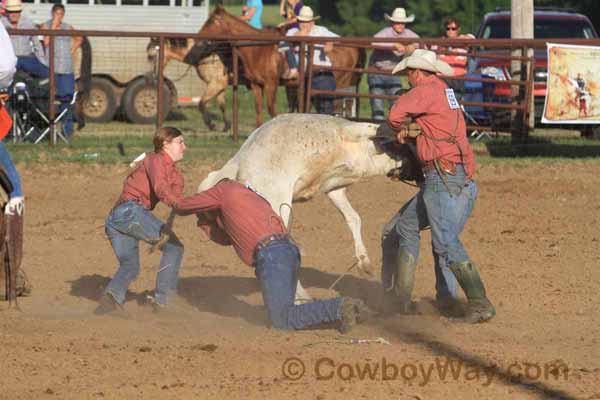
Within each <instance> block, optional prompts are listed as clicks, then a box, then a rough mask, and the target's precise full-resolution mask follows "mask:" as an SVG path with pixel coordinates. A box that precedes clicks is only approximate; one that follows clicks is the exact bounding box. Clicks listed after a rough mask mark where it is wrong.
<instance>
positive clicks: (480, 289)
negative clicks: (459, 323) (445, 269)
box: [449, 261, 496, 324]
mask: <svg viewBox="0 0 600 400" xmlns="http://www.w3.org/2000/svg"><path fill="white" fill-rule="evenodd" d="M449 268H450V270H451V271H452V273H453V274H454V276H456V280H457V281H458V284H459V285H460V287H461V288H462V289H463V291H464V292H465V295H466V296H467V301H468V303H467V311H466V315H465V317H464V322H467V323H470V324H476V323H479V322H485V321H488V320H490V319H492V318H493V317H494V316H495V315H496V310H495V309H494V306H493V305H492V303H491V302H490V300H489V299H488V298H487V296H486V294H485V287H484V286H483V282H482V281H481V278H480V276H479V272H477V268H475V265H473V264H472V263H470V262H468V261H464V262H455V263H452V264H450V267H449Z"/></svg>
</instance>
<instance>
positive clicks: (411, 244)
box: [381, 164, 477, 302]
mask: <svg viewBox="0 0 600 400" xmlns="http://www.w3.org/2000/svg"><path fill="white" fill-rule="evenodd" d="M444 180H445V182H444ZM444 180H443V179H442V177H441V176H440V174H439V173H438V172H436V171H433V172H430V173H427V175H426V177H425V181H424V182H423V183H422V185H421V190H420V191H419V193H417V195H416V196H415V197H413V198H412V199H411V200H409V201H408V203H406V204H405V205H404V206H403V207H402V208H401V209H400V211H399V212H398V213H397V214H396V215H395V216H394V217H393V218H392V219H391V220H390V222H388V224H387V225H386V226H385V228H384V231H383V237H382V250H383V263H382V264H383V265H382V271H381V281H382V284H383V287H384V288H389V287H390V286H391V285H392V282H393V279H394V277H393V274H394V268H395V265H396V264H395V260H396V255H397V254H398V251H399V250H401V249H404V250H406V251H408V252H409V253H410V254H411V255H412V256H413V257H414V259H415V260H418V257H419V245H420V240H421V235H420V231H422V230H423V229H425V228H426V227H428V226H429V227H431V241H432V249H433V259H434V263H435V265H434V268H435V277H436V285H435V287H436V292H437V294H436V299H437V300H438V301H440V302H444V301H450V300H453V299H456V298H457V293H456V291H457V286H458V284H457V281H456V278H455V276H454V274H453V273H452V271H451V270H450V269H449V266H450V264H451V263H454V262H463V261H470V260H469V256H468V255H467V251H466V250H465V248H464V246H463V244H462V243H461V241H460V234H461V233H462V231H463V228H464V226H465V224H466V223H467V220H468V218H469V216H470V215H471V211H472V210H473V205H474V204H475V200H476V198H477V185H476V183H475V181H473V180H467V179H466V175H465V170H464V168H463V166H462V165H461V164H459V165H457V166H456V175H450V174H445V175H444Z"/></svg>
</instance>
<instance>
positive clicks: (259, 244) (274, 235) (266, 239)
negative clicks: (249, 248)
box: [253, 233, 290, 259]
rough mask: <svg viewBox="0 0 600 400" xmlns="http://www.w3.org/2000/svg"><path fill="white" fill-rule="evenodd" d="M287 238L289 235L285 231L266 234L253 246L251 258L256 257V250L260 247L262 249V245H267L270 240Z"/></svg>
mask: <svg viewBox="0 0 600 400" xmlns="http://www.w3.org/2000/svg"><path fill="white" fill-rule="evenodd" d="M289 239H290V237H289V236H288V234H287V233H272V234H270V235H267V236H265V237H263V238H261V239H259V241H258V242H257V243H256V247H255V248H254V256H253V258H254V259H256V254H257V253H258V251H259V250H260V249H262V248H263V247H266V246H268V245H269V244H271V243H272V242H275V241H277V240H289Z"/></svg>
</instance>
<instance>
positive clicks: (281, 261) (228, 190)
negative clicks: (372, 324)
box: [175, 179, 368, 333]
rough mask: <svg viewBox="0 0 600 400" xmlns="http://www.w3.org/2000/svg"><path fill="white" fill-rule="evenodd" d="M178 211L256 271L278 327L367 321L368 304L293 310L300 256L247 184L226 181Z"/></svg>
mask: <svg viewBox="0 0 600 400" xmlns="http://www.w3.org/2000/svg"><path fill="white" fill-rule="evenodd" d="M175 212H176V213H177V214H179V215H189V214H194V213H197V214H198V226H199V227H200V228H201V229H202V230H203V232H204V233H205V234H206V235H207V236H208V237H209V238H210V239H211V240H212V241H214V242H216V243H218V244H221V245H224V246H227V245H232V246H233V248H234V249H235V251H236V252H237V254H238V255H239V256H240V258H241V259H242V261H244V263H246V264H247V265H249V266H253V267H254V268H255V273H256V277H257V278H258V280H259V281H260V286H261V290H262V295H263V300H264V303H265V306H266V308H267V311H268V315H269V320H270V321H271V324H272V326H273V327H274V328H277V329H285V330H290V329H304V328H308V327H311V326H315V325H318V324H323V323H336V324H337V325H338V329H339V330H340V332H342V333H346V332H348V331H349V330H350V329H351V328H352V327H353V326H354V325H355V324H356V323H359V322H362V321H363V320H364V319H365V318H366V317H367V314H368V309H367V307H366V306H365V304H364V303H363V302H362V301H361V300H357V299H352V298H349V297H336V298H332V299H327V300H317V301H313V302H310V303H304V304H300V305H294V297H295V294H296V285H297V283H298V271H299V269H300V252H299V251H298V247H297V246H296V245H295V244H294V242H292V241H291V239H290V237H289V235H288V232H287V229H286V228H285V225H284V223H283V221H282V220H281V218H280V217H279V215H277V214H276V213H275V212H274V211H273V209H272V208H271V205H270V204H269V202H268V201H267V200H266V199H264V198H263V197H262V196H261V195H260V194H259V193H257V192H255V191H253V190H252V188H250V187H249V186H248V185H246V186H244V185H242V184H240V183H238V182H235V181H231V180H228V179H224V180H222V181H220V182H219V183H217V184H216V185H215V186H213V187H212V188H210V189H208V190H206V191H204V192H200V193H198V194H195V195H193V196H190V197H187V198H185V199H184V200H182V201H180V202H179V203H178V205H177V207H176V209H175Z"/></svg>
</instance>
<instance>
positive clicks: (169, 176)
mask: <svg viewBox="0 0 600 400" xmlns="http://www.w3.org/2000/svg"><path fill="white" fill-rule="evenodd" d="M182 198H183V175H181V172H179V170H178V169H177V167H176V166H175V163H174V162H173V160H172V159H171V156H169V155H168V154H167V153H165V152H164V151H160V152H158V153H153V154H150V155H149V156H147V157H146V158H145V159H144V161H143V162H142V163H141V164H140V165H138V167H137V168H136V169H135V170H134V171H133V172H132V173H131V174H129V176H128V177H127V178H126V179H125V182H124V183H123V191H122V192H121V196H120V197H119V201H120V202H123V201H127V200H135V201H137V202H139V203H141V204H142V205H143V206H144V207H145V208H147V209H148V210H153V209H154V207H156V204H158V202H159V201H162V202H163V203H165V204H166V205H168V206H169V207H174V206H175V205H176V204H177V201H178V200H181V199H182Z"/></svg>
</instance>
